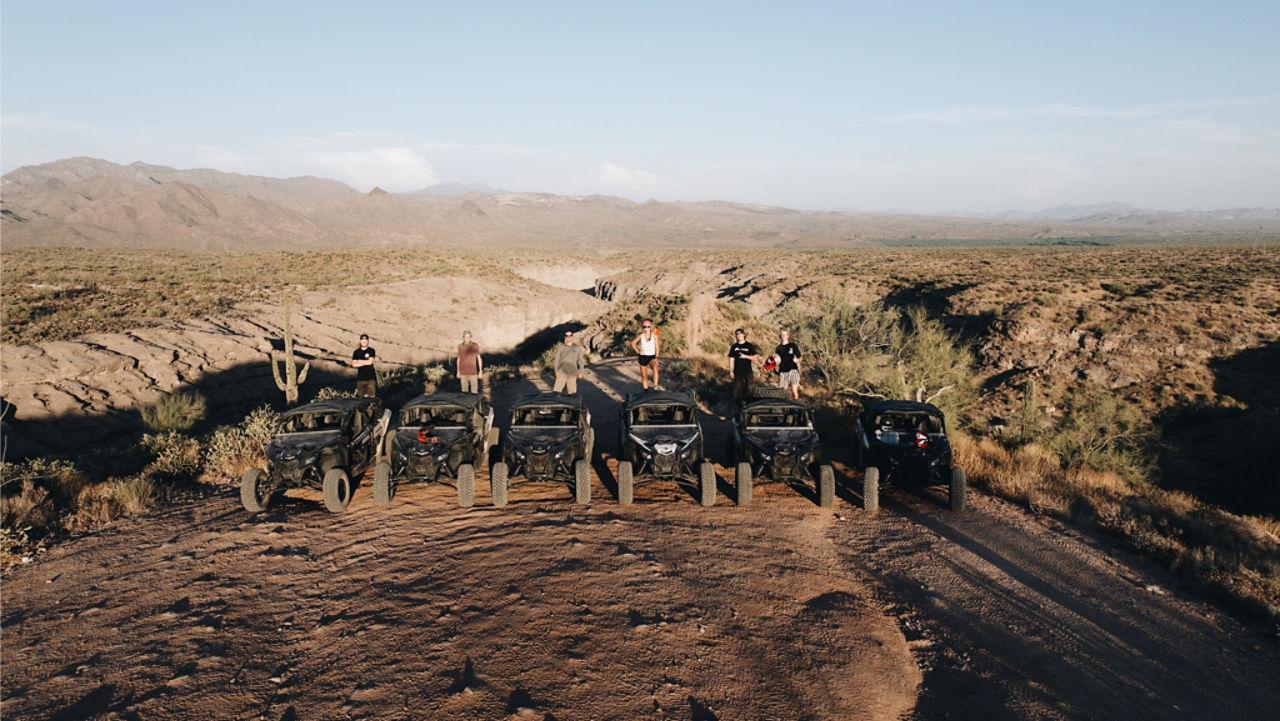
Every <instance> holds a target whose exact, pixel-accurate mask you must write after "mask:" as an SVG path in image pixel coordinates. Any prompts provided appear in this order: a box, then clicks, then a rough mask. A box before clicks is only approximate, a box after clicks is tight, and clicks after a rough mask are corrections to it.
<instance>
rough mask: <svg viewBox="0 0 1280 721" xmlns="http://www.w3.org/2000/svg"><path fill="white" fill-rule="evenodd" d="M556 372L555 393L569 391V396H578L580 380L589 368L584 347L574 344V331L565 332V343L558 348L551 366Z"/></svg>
mask: <svg viewBox="0 0 1280 721" xmlns="http://www.w3.org/2000/svg"><path fill="white" fill-rule="evenodd" d="M551 366H552V368H553V369H555V372H556V385H555V388H554V390H555V392H556V393H562V392H564V391H566V390H567V391H568V392H569V395H571V396H576V395H578V379H580V378H582V371H583V369H585V368H586V367H587V354H586V351H584V350H583V349H582V346H580V345H575V344H574V342H573V331H571V330H567V331H565V332H564V343H563V344H562V345H561V346H560V347H559V348H556V355H555V360H554V361H553V362H552V364H551Z"/></svg>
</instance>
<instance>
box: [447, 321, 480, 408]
mask: <svg viewBox="0 0 1280 721" xmlns="http://www.w3.org/2000/svg"><path fill="white" fill-rule="evenodd" d="M453 369H454V372H455V373H457V374H458V382H459V383H460V384H461V385H462V392H463V393H479V392H480V375H481V374H482V373H484V360H483V359H482V358H481V357H480V344H479V343H476V342H475V341H473V340H471V331H469V330H466V331H463V332H462V343H461V344H460V345H458V355H457V357H456V358H455V360H454V368H453Z"/></svg>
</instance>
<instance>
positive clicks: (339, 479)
mask: <svg viewBox="0 0 1280 721" xmlns="http://www.w3.org/2000/svg"><path fill="white" fill-rule="evenodd" d="M352 490H354V489H353V488H352V483H351V477H350V476H348V475H347V472H346V471H344V470H342V469H341V468H330V469H329V472H328V473H325V474H324V507H325V508H328V509H329V512H330V513H342V512H343V511H345V510H347V504H349V503H351V492H352Z"/></svg>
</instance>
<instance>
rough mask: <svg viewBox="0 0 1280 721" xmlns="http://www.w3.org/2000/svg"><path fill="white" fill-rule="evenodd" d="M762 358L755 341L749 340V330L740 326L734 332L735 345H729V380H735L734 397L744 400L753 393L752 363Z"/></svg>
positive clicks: (740, 400)
mask: <svg viewBox="0 0 1280 721" xmlns="http://www.w3.org/2000/svg"><path fill="white" fill-rule="evenodd" d="M758 360H760V351H759V350H757V349H756V346H755V344H754V343H749V342H747V332H746V331H745V330H743V329H742V328H739V329H737V330H735V331H734V332H733V345H731V346H729V380H731V381H733V397H734V399H735V400H737V401H739V402H742V401H745V400H747V398H748V397H749V396H750V394H751V373H752V364H753V363H755V362H756V361H758Z"/></svg>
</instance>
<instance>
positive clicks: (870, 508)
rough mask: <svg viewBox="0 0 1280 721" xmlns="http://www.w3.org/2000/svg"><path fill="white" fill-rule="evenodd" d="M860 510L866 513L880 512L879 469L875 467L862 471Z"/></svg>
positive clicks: (868, 467)
mask: <svg viewBox="0 0 1280 721" xmlns="http://www.w3.org/2000/svg"><path fill="white" fill-rule="evenodd" d="M862 509H863V510H865V511H866V512H867V513H875V512H876V511H879V510H880V469H879V468H876V467H875V466H867V467H866V469H864V470H863V471H862Z"/></svg>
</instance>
